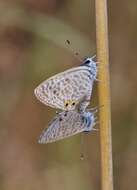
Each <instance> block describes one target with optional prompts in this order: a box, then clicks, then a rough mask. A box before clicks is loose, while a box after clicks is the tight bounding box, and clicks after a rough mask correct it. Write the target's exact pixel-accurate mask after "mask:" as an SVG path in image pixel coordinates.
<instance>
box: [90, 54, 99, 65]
mask: <svg viewBox="0 0 137 190" xmlns="http://www.w3.org/2000/svg"><path fill="white" fill-rule="evenodd" d="M95 57H96V54H95V55H93V56H92V57H91V59H94V58H95ZM96 63H98V62H96Z"/></svg>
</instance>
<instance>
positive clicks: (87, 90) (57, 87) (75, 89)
mask: <svg viewBox="0 0 137 190" xmlns="http://www.w3.org/2000/svg"><path fill="white" fill-rule="evenodd" d="M96 72H97V71H96V70H94V69H93V68H91V67H88V66H84V65H82V66H79V67H76V68H72V69H69V70H67V71H65V72H62V73H60V74H57V75H54V76H53V77H51V78H49V79H47V80H45V81H44V82H43V83H41V84H40V85H39V86H38V87H37V88H36V89H35V91H34V93H35V95H36V97H37V98H38V100H40V101H41V102H42V103H44V104H45V105H48V106H50V107H53V108H56V109H61V110H65V111H66V110H67V111H69V110H74V109H76V106H77V105H78V104H79V103H80V102H81V101H89V100H90V96H91V92H92V86H93V82H94V80H95V77H96Z"/></svg>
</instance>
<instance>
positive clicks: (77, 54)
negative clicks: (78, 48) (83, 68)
mask: <svg viewBox="0 0 137 190" xmlns="http://www.w3.org/2000/svg"><path fill="white" fill-rule="evenodd" d="M66 42H67V44H68V45H71V43H70V41H69V40H66ZM70 47H71V46H70ZM71 50H72V51H73V52H74V50H73V49H72V47H71ZM74 56H75V57H76V58H77V59H78V60H79V61H80V62H82V61H83V60H82V59H81V58H80V57H79V53H78V52H75V53H74Z"/></svg>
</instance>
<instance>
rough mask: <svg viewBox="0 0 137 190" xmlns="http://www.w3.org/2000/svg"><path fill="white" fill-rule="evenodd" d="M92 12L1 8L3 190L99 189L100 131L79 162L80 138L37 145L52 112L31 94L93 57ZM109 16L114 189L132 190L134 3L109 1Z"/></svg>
mask: <svg viewBox="0 0 137 190" xmlns="http://www.w3.org/2000/svg"><path fill="white" fill-rule="evenodd" d="M94 11H95V10H94V1H89V0H85V1H82V0H73V1H72V0H71V1H70V0H45V1H42V0H39V1H36V0H33V1H31V0H25V1H15V0H14V1H6V3H5V1H2V0H1V1H0V149H1V156H0V189H1V190H17V189H20V190H24V189H25V190H31V189H32V190H35V189H36V190H38V189H47V190H57V189H61V190H64V189H71V190H73V189H74V190H83V189H84V190H90V189H100V153H99V132H93V133H91V134H89V135H87V136H85V145H84V150H85V160H84V161H81V160H80V151H81V150H80V149H81V147H80V135H78V136H74V137H71V138H69V139H66V140H63V141H60V142H57V143H53V144H47V145H39V144H38V143H37V139H38V136H39V135H40V133H41V131H42V129H43V128H44V127H46V126H47V124H48V122H49V121H50V120H51V118H52V117H53V116H54V115H55V110H53V109H51V108H48V107H46V106H44V105H42V104H41V103H40V102H38V101H37V100H36V98H35V97H34V95H33V90H34V88H35V87H36V86H37V85H38V84H39V83H40V82H41V81H43V80H44V79H46V78H47V77H49V76H51V75H53V74H55V73H58V72H61V71H64V70H65V69H67V68H70V67H72V66H76V65H78V64H79V63H80V60H81V59H82V58H84V57H86V56H89V55H91V56H92V55H94V54H95V51H96V43H95V17H94V14H95V12H94ZM108 11H109V42H110V66H111V73H110V74H111V94H112V135H113V161H114V185H115V189H117V190H126V189H127V190H128V189H137V182H136V171H137V166H136V162H137V151H136V149H137V141H136V138H137V129H136V123H137V101H136V94H137V88H136V83H137V75H136V70H137V64H136V59H137V55H136V49H137V47H136V46H137V43H136V38H137V35H136V33H137V27H136V19H137V12H136V1H133V2H132V3H131V2H130V1H127V0H126V1H118V2H117V1H114V0H113V1H109V2H108ZM67 39H68V40H70V42H71V44H70V46H69V45H68V44H67V43H66V40H67ZM76 52H78V53H79V55H78V59H77V58H76V57H75V56H74V55H75V53H76ZM96 104H97V93H96V90H95V89H94V94H93V99H92V102H91V105H92V106H93V105H96Z"/></svg>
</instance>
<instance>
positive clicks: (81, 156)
mask: <svg viewBox="0 0 137 190" xmlns="http://www.w3.org/2000/svg"><path fill="white" fill-rule="evenodd" d="M80 144H81V153H80V159H81V160H84V133H81V139H80Z"/></svg>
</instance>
